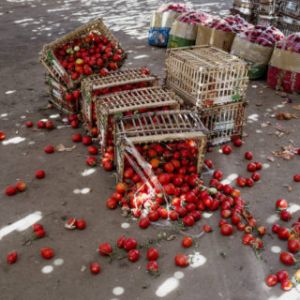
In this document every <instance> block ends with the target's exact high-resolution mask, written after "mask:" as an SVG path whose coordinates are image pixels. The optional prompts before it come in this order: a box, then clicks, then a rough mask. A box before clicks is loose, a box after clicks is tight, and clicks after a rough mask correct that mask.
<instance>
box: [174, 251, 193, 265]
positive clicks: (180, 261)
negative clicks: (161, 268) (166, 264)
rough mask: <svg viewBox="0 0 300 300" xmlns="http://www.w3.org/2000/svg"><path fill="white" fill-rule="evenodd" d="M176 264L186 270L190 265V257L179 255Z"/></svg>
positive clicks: (176, 257)
mask: <svg viewBox="0 0 300 300" xmlns="http://www.w3.org/2000/svg"><path fill="white" fill-rule="evenodd" d="M175 264H176V266H178V267H182V268H185V267H187V266H188V265H189V264H190V263H189V257H188V256H187V255H185V254H182V253H180V254H177V255H176V256H175Z"/></svg>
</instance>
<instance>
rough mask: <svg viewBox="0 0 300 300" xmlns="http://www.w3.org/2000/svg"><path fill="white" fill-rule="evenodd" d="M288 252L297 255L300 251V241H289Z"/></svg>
mask: <svg viewBox="0 0 300 300" xmlns="http://www.w3.org/2000/svg"><path fill="white" fill-rule="evenodd" d="M288 250H289V251H290V252H291V253H297V252H298V251H300V240H299V239H295V240H293V239H291V240H288Z"/></svg>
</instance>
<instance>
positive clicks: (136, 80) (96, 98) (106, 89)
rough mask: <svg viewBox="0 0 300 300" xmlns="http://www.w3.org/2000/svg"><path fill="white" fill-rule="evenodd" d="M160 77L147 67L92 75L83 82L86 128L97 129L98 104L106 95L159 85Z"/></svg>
mask: <svg viewBox="0 0 300 300" xmlns="http://www.w3.org/2000/svg"><path fill="white" fill-rule="evenodd" d="M158 83H159V79H158V77H157V76H155V75H152V74H150V71H149V70H148V69H147V68H140V69H124V70H121V71H116V72H114V73H111V74H109V75H108V76H105V77H102V76H100V75H92V76H89V77H88V78H86V79H84V80H83V81H82V84H81V92H82V108H81V110H82V118H83V121H84V126H85V129H86V130H87V131H88V132H90V133H92V131H97V115H96V105H97V103H98V102H101V101H102V99H105V97H106V96H108V95H110V94H113V93H117V92H120V91H125V90H137V89H140V88H145V87H151V86H157V85H158Z"/></svg>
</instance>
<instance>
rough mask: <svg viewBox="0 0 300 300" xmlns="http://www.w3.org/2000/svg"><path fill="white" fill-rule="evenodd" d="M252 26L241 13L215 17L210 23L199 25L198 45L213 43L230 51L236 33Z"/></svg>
mask: <svg viewBox="0 0 300 300" xmlns="http://www.w3.org/2000/svg"><path fill="white" fill-rule="evenodd" d="M252 27H253V25H252V24H250V23H248V22H247V21H246V20H245V19H243V18H242V17H240V16H239V15H235V16H228V17H226V18H225V19H221V18H214V19H212V21H211V22H209V23H208V24H206V25H199V26H198V32H197V39H196V45H212V46H214V47H217V48H220V49H223V50H224V51H227V52H229V51H230V49H231V46H232V43H233V40H234V38H235V35H236V34H237V33H241V32H244V31H246V30H248V29H251V28H252Z"/></svg>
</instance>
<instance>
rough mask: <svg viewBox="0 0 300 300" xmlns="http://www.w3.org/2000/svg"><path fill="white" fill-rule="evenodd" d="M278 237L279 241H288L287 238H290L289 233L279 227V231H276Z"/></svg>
mask: <svg viewBox="0 0 300 300" xmlns="http://www.w3.org/2000/svg"><path fill="white" fill-rule="evenodd" d="M278 237H279V238H280V239H281V240H288V239H289V237H290V231H289V230H288V229H287V228H285V227H281V228H280V229H279V230H278Z"/></svg>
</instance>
